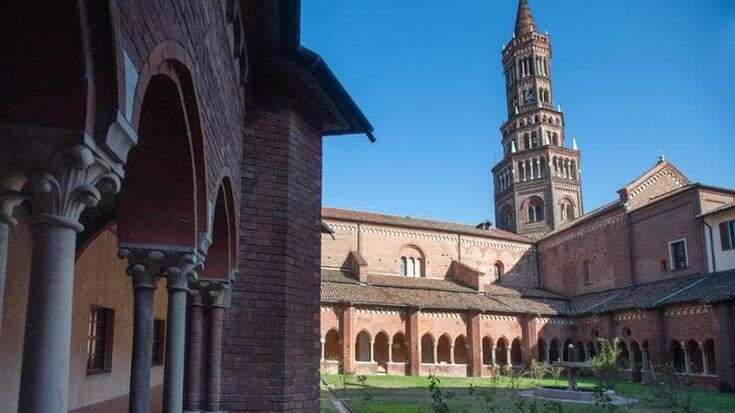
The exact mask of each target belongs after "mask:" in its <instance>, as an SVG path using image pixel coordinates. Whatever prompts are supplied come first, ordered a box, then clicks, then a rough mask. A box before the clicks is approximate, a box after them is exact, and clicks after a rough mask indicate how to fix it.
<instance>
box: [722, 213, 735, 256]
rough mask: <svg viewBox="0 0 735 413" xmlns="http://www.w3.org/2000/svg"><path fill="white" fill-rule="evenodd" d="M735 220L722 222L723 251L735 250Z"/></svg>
mask: <svg viewBox="0 0 735 413" xmlns="http://www.w3.org/2000/svg"><path fill="white" fill-rule="evenodd" d="M733 241H735V220H734V221H725V222H720V243H721V244H722V250H723V251H728V250H731V249H735V245H733V244H734V243H735V242H733Z"/></svg>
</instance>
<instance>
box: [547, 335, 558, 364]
mask: <svg viewBox="0 0 735 413" xmlns="http://www.w3.org/2000/svg"><path fill="white" fill-rule="evenodd" d="M555 361H559V341H558V340H557V339H553V340H551V344H549V363H553V362H555Z"/></svg>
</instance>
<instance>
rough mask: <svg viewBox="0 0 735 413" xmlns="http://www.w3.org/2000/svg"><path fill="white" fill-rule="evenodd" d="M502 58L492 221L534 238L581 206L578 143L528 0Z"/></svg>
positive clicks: (545, 36) (521, 3) (560, 223)
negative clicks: (569, 133)
mask: <svg viewBox="0 0 735 413" xmlns="http://www.w3.org/2000/svg"><path fill="white" fill-rule="evenodd" d="M502 61H503V68H504V71H505V92H506V96H507V106H508V120H507V121H506V122H505V123H503V125H502V126H501V127H500V132H501V136H502V139H501V143H502V145H503V159H502V160H501V161H500V162H498V164H497V165H495V167H494V168H493V169H492V172H493V178H494V179H493V181H494V186H495V222H496V223H497V226H498V228H501V229H505V230H507V231H512V232H515V233H517V234H522V235H526V236H528V237H530V238H533V239H538V238H541V237H543V236H544V235H546V234H548V233H549V232H551V231H553V230H554V229H556V228H559V227H560V226H563V225H564V224H565V223H567V222H569V221H572V220H574V219H576V218H577V217H579V216H580V215H581V213H582V211H583V209H582V190H581V180H580V159H579V151H578V150H577V144H576V142H575V141H574V140H572V145H571V146H572V147H571V148H569V147H568V146H569V145H568V144H567V142H566V137H565V135H564V114H563V113H562V112H561V108H560V107H559V106H557V107H556V108H554V100H553V92H552V87H551V43H550V40H549V35H548V33H545V34H542V33H539V32H537V31H536V23H535V22H534V20H533V16H532V15H531V8H530V7H529V5H528V1H527V0H520V1H519V2H518V16H517V17H516V25H515V31H514V33H513V38H512V39H511V40H510V43H508V44H507V45H506V46H504V47H503V59H502Z"/></svg>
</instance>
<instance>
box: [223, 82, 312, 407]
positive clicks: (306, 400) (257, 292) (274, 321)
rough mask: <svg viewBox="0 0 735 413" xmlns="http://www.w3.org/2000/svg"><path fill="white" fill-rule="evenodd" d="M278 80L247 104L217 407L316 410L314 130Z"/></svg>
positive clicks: (298, 105) (296, 101) (263, 86)
mask: <svg viewBox="0 0 735 413" xmlns="http://www.w3.org/2000/svg"><path fill="white" fill-rule="evenodd" d="M279 86H280V85H278V84H275V83H273V84H268V85H265V84H263V85H262V89H259V92H260V93H258V92H256V94H257V96H258V100H257V104H256V107H254V108H253V109H252V110H250V111H249V112H248V129H247V132H246V139H245V150H244V152H243V158H242V177H243V179H242V190H241V196H242V208H241V210H240V214H241V222H240V266H239V267H240V276H239V278H238V280H237V281H236V282H235V284H234V287H233V297H232V298H233V299H232V301H233V303H232V310H231V311H230V313H229V317H228V318H227V320H226V323H225V339H224V347H225V354H223V364H224V366H225V367H224V372H223V373H224V377H223V405H224V409H225V410H239V411H274V410H279V411H304V410H306V411H317V410H318V409H319V386H318V383H319V359H320V345H319V344H320V343H319V336H320V331H319V321H320V317H319V290H320V280H321V278H320V232H319V225H320V221H321V167H322V164H321V159H322V147H321V143H322V141H321V130H320V129H319V127H315V126H313V124H310V123H309V122H307V121H306V120H307V119H312V118H311V117H310V116H307V115H306V112H304V111H303V110H302V109H301V107H300V102H299V100H298V99H291V98H288V95H287V94H286V93H283V90H282V89H280V88H279Z"/></svg>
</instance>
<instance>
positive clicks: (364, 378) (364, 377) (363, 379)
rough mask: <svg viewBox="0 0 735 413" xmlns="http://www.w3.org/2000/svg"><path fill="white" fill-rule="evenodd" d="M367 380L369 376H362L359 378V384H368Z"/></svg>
mask: <svg viewBox="0 0 735 413" xmlns="http://www.w3.org/2000/svg"><path fill="white" fill-rule="evenodd" d="M367 379H368V378H367V376H366V375H364V374H361V375H359V376H357V382H358V383H360V384H365V383H367Z"/></svg>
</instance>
